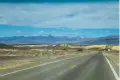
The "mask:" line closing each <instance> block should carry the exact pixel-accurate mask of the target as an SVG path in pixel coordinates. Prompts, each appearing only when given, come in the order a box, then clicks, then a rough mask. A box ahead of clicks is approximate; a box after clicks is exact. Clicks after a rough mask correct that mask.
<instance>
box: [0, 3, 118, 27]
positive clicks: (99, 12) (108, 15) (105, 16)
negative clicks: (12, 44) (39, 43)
mask: <svg viewBox="0 0 120 80" xmlns="http://www.w3.org/2000/svg"><path fill="white" fill-rule="evenodd" d="M118 14H119V13H118V3H84V4H83V3H79V4H2V3H1V4H0V24H10V25H11V24H12V25H22V26H36V27H71V28H74V27H75V28H100V27H102V28H106V27H107V28H111V27H118V24H119V22H118Z"/></svg>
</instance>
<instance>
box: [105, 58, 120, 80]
mask: <svg viewBox="0 0 120 80" xmlns="http://www.w3.org/2000/svg"><path fill="white" fill-rule="evenodd" d="M105 58H106V57H105ZM106 60H107V62H108V64H109V66H110V68H111V70H112V72H113V74H114V76H115V79H116V80H120V78H119V77H118V75H117V73H116V71H115V70H114V68H113V67H112V65H111V63H110V61H109V60H108V59H107V58H106Z"/></svg>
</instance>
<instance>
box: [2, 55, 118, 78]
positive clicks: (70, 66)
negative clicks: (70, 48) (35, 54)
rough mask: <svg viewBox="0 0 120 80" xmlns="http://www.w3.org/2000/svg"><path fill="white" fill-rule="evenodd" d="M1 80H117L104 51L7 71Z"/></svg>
mask: <svg viewBox="0 0 120 80" xmlns="http://www.w3.org/2000/svg"><path fill="white" fill-rule="evenodd" d="M0 80H116V79H115V77H114V75H113V72H112V70H111V68H110V66H109V64H108V63H107V61H106V59H105V57H104V56H103V55H102V53H97V54H94V55H85V56H76V57H72V58H66V59H61V60H58V61H55V62H49V63H46V64H45V65H41V66H38V67H34V68H31V69H26V70H23V71H22V70H21V71H17V72H13V73H12V72H11V73H8V74H7V73H6V74H3V75H1V76H0Z"/></svg>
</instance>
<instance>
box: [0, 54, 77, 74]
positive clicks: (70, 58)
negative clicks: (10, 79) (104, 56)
mask: <svg viewBox="0 0 120 80" xmlns="http://www.w3.org/2000/svg"><path fill="white" fill-rule="evenodd" d="M77 57H78V56H77ZM71 58H75V57H70V58H66V59H61V60H57V61H53V62H49V63H44V64H40V65H37V66H33V67H29V68H25V69H21V70H16V71H13V72H10V73H6V74H3V75H0V76H6V75H10V74H14V73H17V72H21V71H25V70H29V69H33V68H36V67H39V66H44V65H47V64H51V63H56V62H60V61H64V60H67V59H71Z"/></svg>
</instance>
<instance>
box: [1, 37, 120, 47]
mask: <svg viewBox="0 0 120 80" xmlns="http://www.w3.org/2000/svg"><path fill="white" fill-rule="evenodd" d="M0 43H3V44H61V43H70V44H77V45H80V44H85V45H93V44H114V45H119V35H112V36H105V37H97V38H89V37H82V36H76V37H68V36H52V35H48V36H12V37H0Z"/></svg>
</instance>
